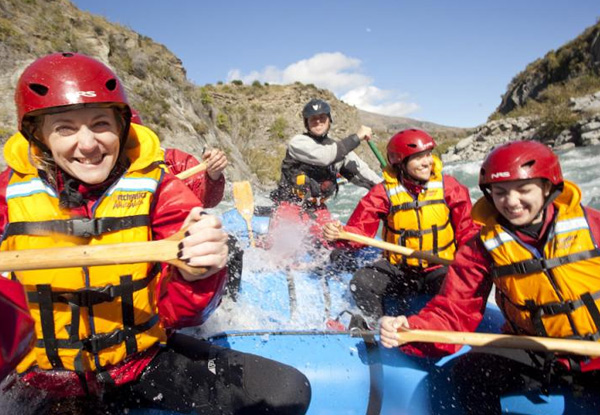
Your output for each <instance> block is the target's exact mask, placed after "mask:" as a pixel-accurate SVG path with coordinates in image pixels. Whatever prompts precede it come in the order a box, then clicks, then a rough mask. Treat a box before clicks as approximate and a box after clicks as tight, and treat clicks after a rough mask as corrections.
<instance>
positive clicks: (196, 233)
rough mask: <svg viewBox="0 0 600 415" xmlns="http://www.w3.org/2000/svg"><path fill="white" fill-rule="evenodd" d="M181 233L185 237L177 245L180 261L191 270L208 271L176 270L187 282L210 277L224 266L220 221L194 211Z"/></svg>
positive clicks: (223, 242) (226, 252)
mask: <svg viewBox="0 0 600 415" xmlns="http://www.w3.org/2000/svg"><path fill="white" fill-rule="evenodd" d="M182 229H186V232H185V237H184V238H183V239H182V240H181V242H180V244H179V255H178V257H179V259H180V260H182V261H184V262H185V263H186V265H189V266H190V267H204V268H208V271H207V272H205V273H203V274H195V273H190V272H188V271H185V270H184V269H181V268H180V269H179V271H180V273H181V276H182V277H183V278H184V279H185V280H187V281H196V280H200V279H203V278H206V277H209V276H211V275H213V274H214V273H215V272H217V271H219V270H221V269H222V268H223V267H224V266H225V263H226V262H227V255H228V253H229V250H228V248H227V234H226V233H225V232H224V231H223V229H222V228H221V221H220V220H219V218H217V217H216V216H213V215H207V214H205V213H204V211H203V210H202V209H201V208H199V207H198V208H194V209H192V210H191V211H190V214H189V215H188V217H187V218H186V219H185V221H184V223H183V226H182Z"/></svg>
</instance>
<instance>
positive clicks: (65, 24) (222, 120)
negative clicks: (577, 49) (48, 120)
mask: <svg viewBox="0 0 600 415" xmlns="http://www.w3.org/2000/svg"><path fill="white" fill-rule="evenodd" d="M57 51H72V52H81V53H85V54H87V55H90V56H93V57H96V58H98V59H100V60H101V61H103V62H105V63H106V64H108V65H109V66H110V67H112V68H113V69H114V70H115V71H116V73H117V74H118V76H119V77H120V78H121V79H122V81H123V83H124V84H125V86H126V89H127V92H128V95H129V99H130V102H131V104H132V105H133V107H134V108H135V109H137V110H138V112H139V113H140V114H141V116H142V119H143V121H144V123H145V124H146V125H147V126H149V127H151V128H152V129H154V130H155V131H156V132H157V133H158V134H159V136H160V137H161V139H162V140H163V145H164V146H173V147H177V148H180V149H182V150H186V151H188V152H191V153H193V154H196V155H199V154H201V152H202V149H203V148H205V147H219V148H222V149H224V150H225V151H226V153H227V154H228V156H229V159H230V161H231V166H230V168H229V169H228V172H227V176H228V177H229V178H230V179H231V180H240V179H247V178H250V179H251V180H253V181H254V182H255V183H258V182H260V183H263V184H270V185H272V184H273V183H274V181H275V180H277V179H278V176H279V167H280V163H281V159H282V158H283V155H284V153H285V144H286V141H287V139H288V138H289V137H290V136H291V135H292V134H295V133H298V132H301V130H302V128H303V123H302V118H301V115H300V113H301V110H302V107H303V105H304V103H306V102H307V101H308V100H310V99H311V98H314V97H319V98H323V99H326V100H327V101H329V102H330V103H331V105H332V108H333V117H334V124H333V129H332V136H334V137H344V136H346V135H348V134H350V133H352V132H354V131H356V129H357V128H358V127H359V126H360V124H361V123H365V121H363V120H361V118H362V116H361V113H360V112H359V111H358V110H357V109H356V108H355V107H352V106H349V105H347V104H345V103H343V102H341V101H339V100H337V99H336V98H335V97H334V96H333V94H331V93H330V92H329V91H326V90H322V89H318V88H316V87H315V86H313V85H302V84H299V83H296V84H293V85H284V86H281V85H267V84H261V83H259V82H255V83H253V84H252V85H244V84H242V82H241V81H233V82H231V83H228V84H221V83H219V84H217V85H205V86H197V85H194V84H192V83H191V82H190V81H188V79H187V77H186V72H185V68H184V67H183V66H182V63H181V61H180V60H179V59H178V58H177V57H176V56H175V55H173V54H172V53H171V52H170V51H169V50H168V49H167V48H166V47H164V46H163V45H160V44H158V43H156V42H154V41H153V40H152V39H150V38H148V37H146V36H142V35H140V34H138V33H136V32H134V31H132V30H130V29H128V28H125V27H123V26H120V25H118V24H112V23H110V22H108V21H106V19H104V18H102V17H99V16H95V15H92V14H89V13H87V12H83V11H81V10H79V9H77V8H76V7H75V6H74V5H73V4H72V3H70V2H69V1H68V0H0V94H2V96H3V97H5V99H3V100H2V101H1V102H0V138H1V139H2V141H4V140H6V138H7V137H9V136H10V135H11V134H12V133H13V132H14V131H15V126H16V119H15V109H14V105H13V99H12V97H13V93H14V87H15V85H16V82H17V79H18V76H19V75H20V73H21V72H22V70H23V69H24V68H25V67H26V66H27V65H28V64H29V63H30V62H32V61H33V60H34V59H35V58H37V57H39V56H43V55H45V54H48V53H52V52H57ZM365 116H366V115H365ZM372 116H373V117H375V118H377V117H380V116H376V115H372ZM370 119H371V118H369V119H367V121H368V120H370ZM412 121H414V120H410V119H399V120H397V119H395V118H394V117H384V118H381V119H380V120H379V121H378V127H377V128H378V132H379V134H378V140H379V142H378V143H377V144H378V145H379V146H380V147H382V146H383V145H384V143H385V140H387V138H389V133H390V131H394V128H395V127H396V126H400V125H405V124H406V123H408V124H410V123H411V122H412ZM414 122H415V123H418V122H417V121H414ZM402 123H405V124H402ZM408 124H406V125H408ZM436 131H438V132H439V133H440V134H442V133H443V132H444V131H445V128H444V127H443V126H436ZM448 131H449V132H450V134H451V135H453V134H456V133H457V131H462V130H460V129H458V130H457V129H451V128H450V129H448ZM464 135H466V134H463V136H464ZM440 137H441V136H440ZM442 139H443V137H442ZM361 147H365V148H364V149H363V148H361V151H362V152H363V155H364V157H365V160H366V161H367V162H369V163H370V164H372V165H373V166H376V165H377V161H376V159H375V157H373V156H372V155H371V154H370V153H369V152H368V150H367V146H361ZM0 161H1V160H0ZM0 164H2V163H0Z"/></svg>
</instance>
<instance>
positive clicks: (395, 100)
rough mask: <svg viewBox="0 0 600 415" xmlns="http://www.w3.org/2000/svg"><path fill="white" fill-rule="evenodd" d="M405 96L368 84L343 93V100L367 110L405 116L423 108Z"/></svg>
mask: <svg viewBox="0 0 600 415" xmlns="http://www.w3.org/2000/svg"><path fill="white" fill-rule="evenodd" d="M403 98H405V97H403V96H401V95H400V94H396V93H394V92H392V91H386V90H383V89H379V88H377V87H376V86H372V85H368V86H363V87H360V88H355V89H353V90H351V91H348V92H347V93H346V94H344V95H342V97H341V99H342V101H344V102H346V103H348V104H350V105H354V106H356V107H357V108H360V109H362V110H365V111H369V112H374V113H377V114H383V115H392V116H398V117H403V116H406V115H408V114H411V113H413V112H415V111H418V110H419V109H421V108H420V107H419V105H418V104H416V103H414V102H406V101H405V100H403Z"/></svg>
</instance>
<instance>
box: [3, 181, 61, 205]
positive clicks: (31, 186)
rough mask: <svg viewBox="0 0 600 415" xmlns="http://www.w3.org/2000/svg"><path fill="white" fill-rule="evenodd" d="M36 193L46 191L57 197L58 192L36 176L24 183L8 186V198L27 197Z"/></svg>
mask: <svg viewBox="0 0 600 415" xmlns="http://www.w3.org/2000/svg"><path fill="white" fill-rule="evenodd" d="M36 193H46V194H49V195H50V196H52V197H56V192H55V191H54V189H52V188H51V187H50V186H48V185H46V183H44V182H43V181H42V180H41V179H39V178H34V179H31V180H30V181H28V182H24V183H13V184H10V185H8V186H7V187H6V200H8V199H12V198H15V197H25V196H30V195H33V194H36Z"/></svg>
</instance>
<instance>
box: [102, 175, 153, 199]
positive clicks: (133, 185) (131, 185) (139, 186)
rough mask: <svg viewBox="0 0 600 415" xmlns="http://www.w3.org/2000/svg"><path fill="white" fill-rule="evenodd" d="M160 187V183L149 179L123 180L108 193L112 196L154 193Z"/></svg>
mask: <svg viewBox="0 0 600 415" xmlns="http://www.w3.org/2000/svg"><path fill="white" fill-rule="evenodd" d="M157 187H158V181H157V180H154V179H149V178H147V177H140V178H132V177H128V178H122V179H121V180H119V181H118V182H117V183H116V184H115V185H114V186H113V187H112V188H111V189H110V191H109V192H108V194H109V195H112V194H113V193H114V192H144V191H146V192H154V191H155V190H156V188H157Z"/></svg>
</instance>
